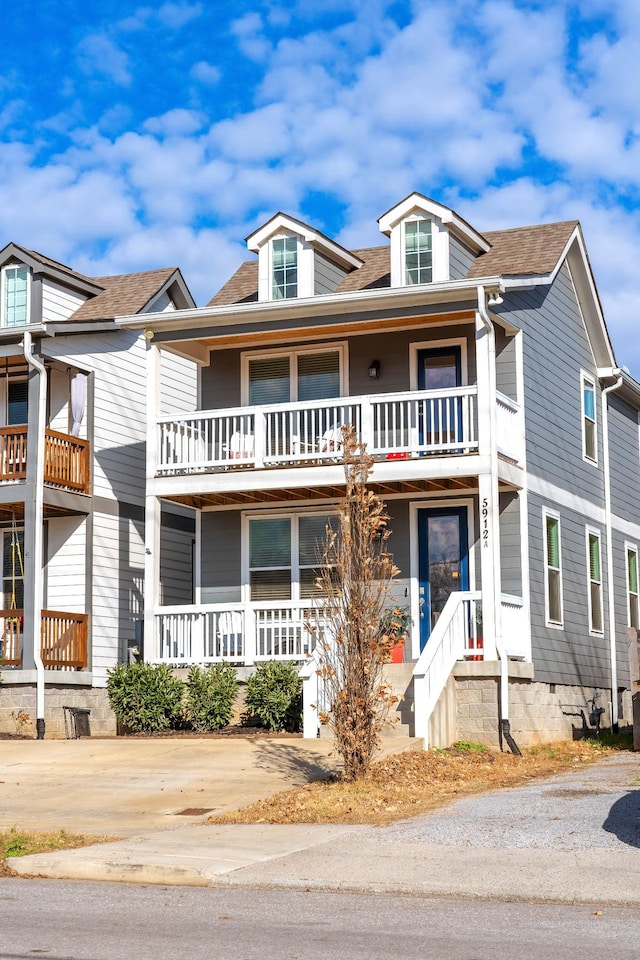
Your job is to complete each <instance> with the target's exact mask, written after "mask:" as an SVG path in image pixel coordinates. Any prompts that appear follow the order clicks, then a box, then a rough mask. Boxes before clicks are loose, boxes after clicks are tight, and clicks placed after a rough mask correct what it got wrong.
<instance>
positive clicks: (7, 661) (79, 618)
mask: <svg viewBox="0 0 640 960" xmlns="http://www.w3.org/2000/svg"><path fill="white" fill-rule="evenodd" d="M88 619H89V618H88V616H87V614H86V613H61V612H60V611H57V610H43V611H42V627H41V632H40V655H41V657H42V662H43V664H44V666H45V668H46V669H48V670H83V669H84V668H85V667H86V666H87V665H88V656H87V637H88ZM23 620H24V611H23V610H0V628H1V630H2V635H1V637H0V643H1V645H2V665H3V666H5V667H21V666H22V626H23Z"/></svg>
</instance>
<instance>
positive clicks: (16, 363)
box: [0, 244, 196, 735]
mask: <svg viewBox="0 0 640 960" xmlns="http://www.w3.org/2000/svg"><path fill="white" fill-rule="evenodd" d="M193 305H194V301H193V299H192V297H191V294H190V293H189V291H188V289H187V287H186V285H185V283H184V280H183V279H182V276H181V274H180V271H179V270H177V269H174V268H170V269H165V270H153V271H150V272H146V273H133V274H127V275H124V276H114V277H85V276H82V275H81V274H79V273H76V272H75V271H74V270H71V269H69V268H68V267H66V266H64V265H63V264H60V263H56V262H55V261H53V260H50V259H48V258H47V257H44V256H42V255H41V254H39V253H36V252H34V251H33V250H27V249H24V248H23V247H20V246H17V245H16V244H9V245H8V246H6V247H4V249H2V250H0V536H1V537H2V589H3V602H2V608H3V609H2V611H1V613H0V626H1V628H2V636H1V642H2V647H1V651H0V652H1V653H2V657H3V669H2V679H3V685H2V691H1V693H0V729H2V730H11V731H13V730H14V720H13V718H12V713H13V714H14V717H16V716H17V715H18V714H19V713H20V712H22V713H23V714H25V715H27V716H28V718H29V720H30V721H32V722H33V723H34V724H35V721H36V720H37V721H38V724H37V726H38V732H39V734H40V735H43V733H44V728H45V720H46V724H47V732H48V733H53V734H56V733H58V734H59V733H61V732H62V730H63V729H64V716H63V709H62V708H63V707H64V706H72V707H79V708H86V709H90V710H91V726H92V729H93V730H94V732H101V731H102V732H114V731H115V721H114V718H113V714H112V713H111V711H110V709H109V706H108V702H107V698H106V691H105V689H104V688H105V683H106V675H107V670H108V669H109V668H110V667H113V666H114V665H115V664H116V663H117V662H118V661H122V660H127V658H128V657H129V656H130V652H129V651H130V650H132V649H134V648H135V647H136V646H137V645H139V644H140V643H141V634H142V631H141V619H142V609H143V604H142V592H143V570H144V489H145V450H144V445H145V437H146V421H145V417H146V391H145V382H144V379H145V370H146V359H145V341H144V338H143V337H142V336H141V335H140V334H138V333H137V332H135V331H130V330H123V329H121V328H119V327H117V326H116V325H115V324H114V320H113V318H114V317H115V316H116V314H119V313H133V314H147V313H148V312H149V311H165V312H166V311H172V310H176V309H179V308H180V309H182V308H190V307H192V306H193ZM165 367H166V375H167V383H168V391H167V404H166V405H165V408H164V409H165V412H167V413H169V412H171V411H172V410H173V409H176V406H179V409H181V410H183V409H184V407H185V406H186V407H189V405H191V406H192V407H193V406H194V405H195V398H196V394H195V377H194V368H193V364H191V363H187V362H185V361H182V360H179V359H178V358H174V357H171V358H169V359H168V361H167V363H166V364H165ZM172 396H173V397H174V398H179V403H178V404H177V405H176V403H175V402H174V404H173V406H172V405H171V397H172ZM164 537H165V543H166V552H167V556H168V557H169V558H170V560H171V562H172V566H174V567H175V566H179V563H178V561H179V558H180V557H181V556H185V555H186V556H188V558H189V563H190V558H191V545H192V542H193V520H192V518H191V517H190V516H188V515H187V516H185V511H180V510H179V509H178V511H177V512H176V511H175V510H174V512H173V513H172V514H167V516H166V517H165V530H164ZM189 573H190V571H189ZM168 595H169V596H171V597H173V598H175V597H180V598H182V599H184V593H180V590H177V592H176V591H175V590H174V591H173V592H171V590H169V593H168ZM18 726H19V723H18Z"/></svg>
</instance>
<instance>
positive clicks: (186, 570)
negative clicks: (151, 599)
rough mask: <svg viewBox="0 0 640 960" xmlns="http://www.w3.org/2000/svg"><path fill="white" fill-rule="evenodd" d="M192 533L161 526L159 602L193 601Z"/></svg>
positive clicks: (164, 603)
mask: <svg viewBox="0 0 640 960" xmlns="http://www.w3.org/2000/svg"><path fill="white" fill-rule="evenodd" d="M193 544H194V535H193V533H189V532H188V531H186V530H175V529H173V528H168V527H162V529H161V531H160V603H161V604H162V605H163V606H171V605H173V604H180V603H193Z"/></svg>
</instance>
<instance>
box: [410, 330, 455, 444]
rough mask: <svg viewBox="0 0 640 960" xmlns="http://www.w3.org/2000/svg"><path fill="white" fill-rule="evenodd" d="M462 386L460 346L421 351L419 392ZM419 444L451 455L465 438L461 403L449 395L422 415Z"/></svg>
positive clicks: (429, 405)
mask: <svg viewBox="0 0 640 960" xmlns="http://www.w3.org/2000/svg"><path fill="white" fill-rule="evenodd" d="M461 385H462V357H461V350H460V347H458V346H455V345H454V346H451V347H434V348H433V349H431V350H418V389H419V390H449V389H451V388H455V387H459V386H461ZM419 416H420V424H419V436H420V445H421V446H425V447H427V449H428V448H431V450H432V452H434V453H437V452H438V449H441V450H442V452H443V453H444V452H452V448H451V444H452V443H457V442H458V441H460V440H461V439H462V403H461V400H460V398H459V397H448V396H447V395H446V394H445V395H444V396H443V397H441V398H439V399H435V400H433V401H431V402H430V403H429V404H428V406H427V407H426V410H424V411H422V408H421V413H420V415H419Z"/></svg>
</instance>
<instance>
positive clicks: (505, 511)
mask: <svg viewBox="0 0 640 960" xmlns="http://www.w3.org/2000/svg"><path fill="white" fill-rule="evenodd" d="M500 567H501V578H502V592H503V593H509V594H511V595H512V596H516V597H521V596H522V542H521V537H520V499H519V497H518V494H517V493H502V494H500Z"/></svg>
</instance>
